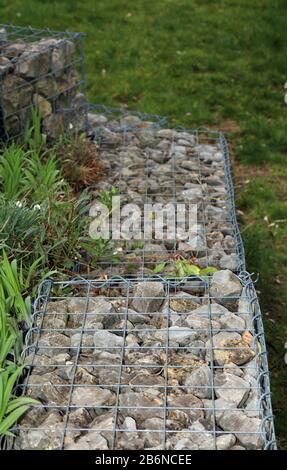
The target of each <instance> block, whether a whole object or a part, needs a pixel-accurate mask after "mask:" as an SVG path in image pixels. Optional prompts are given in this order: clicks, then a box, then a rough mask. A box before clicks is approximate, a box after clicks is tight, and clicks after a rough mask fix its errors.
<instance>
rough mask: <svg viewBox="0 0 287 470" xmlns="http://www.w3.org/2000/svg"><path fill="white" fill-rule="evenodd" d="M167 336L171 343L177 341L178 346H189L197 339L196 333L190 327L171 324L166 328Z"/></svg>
mask: <svg viewBox="0 0 287 470" xmlns="http://www.w3.org/2000/svg"><path fill="white" fill-rule="evenodd" d="M164 334H166V333H164ZM168 337H169V341H170V342H171V343H177V344H178V345H179V346H190V345H191V342H192V341H193V340H195V339H197V337H198V333H197V332H196V331H194V330H193V329H192V328H188V327H184V326H183V327H181V326H171V327H169V329H168Z"/></svg>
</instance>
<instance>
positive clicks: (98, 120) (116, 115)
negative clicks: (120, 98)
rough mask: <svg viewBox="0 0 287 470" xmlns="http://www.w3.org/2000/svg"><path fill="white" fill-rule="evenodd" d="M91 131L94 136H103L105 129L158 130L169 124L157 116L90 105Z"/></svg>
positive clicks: (119, 130)
mask: <svg viewBox="0 0 287 470" xmlns="http://www.w3.org/2000/svg"><path fill="white" fill-rule="evenodd" d="M88 111H89V112H88V123H89V130H90V132H91V133H92V134H93V135H98V134H99V135H101V132H102V131H103V129H107V130H111V131H114V132H124V131H133V130H140V129H144V128H157V127H162V126H164V125H166V124H167V119H166V118H165V117H163V116H159V115H157V114H146V113H140V112H136V111H130V110H128V109H123V108H114V107H110V106H105V105H103V104H91V103H89V105H88Z"/></svg>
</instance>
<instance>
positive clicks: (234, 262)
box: [219, 253, 239, 271]
mask: <svg viewBox="0 0 287 470" xmlns="http://www.w3.org/2000/svg"><path fill="white" fill-rule="evenodd" d="M219 266H220V268H221V269H229V270H230V271H237V270H238V266H239V258H238V256H237V255H236V254H235V253H231V254H230V255H225V256H222V258H221V259H220V261H219Z"/></svg>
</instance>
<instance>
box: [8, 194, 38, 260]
mask: <svg viewBox="0 0 287 470" xmlns="http://www.w3.org/2000/svg"><path fill="white" fill-rule="evenodd" d="M45 215H46V214H45V212H44V211H43V210H39V209H38V208H37V207H36V208H35V207H32V208H30V207H28V205H27V204H26V203H25V202H23V203H22V204H16V203H15V201H8V200H7V199H4V198H3V197H0V221H1V222H0V249H1V248H2V249H3V248H5V250H6V252H7V253H8V256H10V255H13V256H14V257H16V256H21V257H22V258H27V257H28V259H29V260H30V258H31V256H32V257H33V256H34V249H35V240H36V239H37V238H38V237H39V236H40V232H41V227H42V225H43V221H44V219H45Z"/></svg>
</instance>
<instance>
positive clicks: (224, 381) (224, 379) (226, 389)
mask: <svg viewBox="0 0 287 470" xmlns="http://www.w3.org/2000/svg"><path fill="white" fill-rule="evenodd" d="M214 389H215V394H216V396H217V398H222V399H223V400H225V401H227V402H230V403H233V404H234V407H236V408H240V407H242V406H243V404H244V403H245V402H246V400H247V398H248V396H249V392H250V386H249V383H248V382H246V381H245V380H244V379H242V378H241V377H237V376H236V375H234V374H228V373H227V372H224V373H219V374H216V375H215V379H214Z"/></svg>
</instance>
